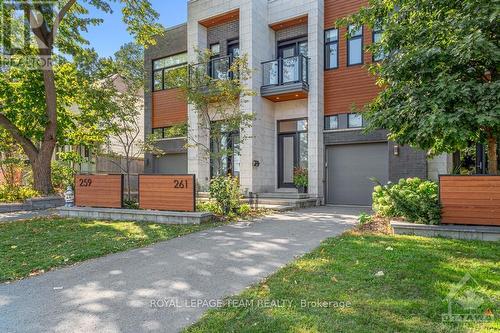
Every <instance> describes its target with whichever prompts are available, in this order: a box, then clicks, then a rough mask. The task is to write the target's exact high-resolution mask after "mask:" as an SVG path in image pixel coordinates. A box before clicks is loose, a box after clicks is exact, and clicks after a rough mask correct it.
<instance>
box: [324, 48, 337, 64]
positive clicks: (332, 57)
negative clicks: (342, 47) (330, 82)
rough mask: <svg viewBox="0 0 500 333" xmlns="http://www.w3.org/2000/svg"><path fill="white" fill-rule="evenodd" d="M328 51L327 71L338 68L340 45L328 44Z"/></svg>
mask: <svg viewBox="0 0 500 333" xmlns="http://www.w3.org/2000/svg"><path fill="white" fill-rule="evenodd" d="M326 47H327V49H326V56H327V59H326V67H327V69H329V68H337V67H338V61H337V59H338V56H337V51H338V44H337V43H333V44H328V45H327V46H326Z"/></svg>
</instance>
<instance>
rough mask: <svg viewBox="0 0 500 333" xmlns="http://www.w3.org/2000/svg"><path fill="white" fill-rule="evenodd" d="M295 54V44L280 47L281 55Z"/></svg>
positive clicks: (291, 55)
mask: <svg viewBox="0 0 500 333" xmlns="http://www.w3.org/2000/svg"><path fill="white" fill-rule="evenodd" d="M294 55H295V46H287V47H284V48H282V49H281V57H282V58H289V57H293V56H294Z"/></svg>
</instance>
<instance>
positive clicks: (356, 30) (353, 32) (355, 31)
mask: <svg viewBox="0 0 500 333" xmlns="http://www.w3.org/2000/svg"><path fill="white" fill-rule="evenodd" d="M362 34H363V27H356V26H354V25H350V26H349V36H351V37H356V36H361V35H362Z"/></svg>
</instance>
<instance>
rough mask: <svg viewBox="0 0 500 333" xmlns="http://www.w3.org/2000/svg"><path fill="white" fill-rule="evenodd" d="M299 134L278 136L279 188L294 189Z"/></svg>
mask: <svg viewBox="0 0 500 333" xmlns="http://www.w3.org/2000/svg"><path fill="white" fill-rule="evenodd" d="M297 150H298V149H297V134H296V133H293V134H280V135H279V136H278V155H279V156H278V186H279V187H280V188H281V187H294V185H293V169H294V168H295V166H296V165H297V160H298V156H297V155H298V153H297Z"/></svg>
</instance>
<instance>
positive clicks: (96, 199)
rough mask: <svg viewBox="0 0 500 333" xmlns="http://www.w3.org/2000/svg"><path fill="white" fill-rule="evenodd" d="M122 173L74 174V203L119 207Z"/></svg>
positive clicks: (121, 195)
mask: <svg viewBox="0 0 500 333" xmlns="http://www.w3.org/2000/svg"><path fill="white" fill-rule="evenodd" d="M122 197H123V175H76V176H75V205H76V206H80V207H101V208H121V207H122Z"/></svg>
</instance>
